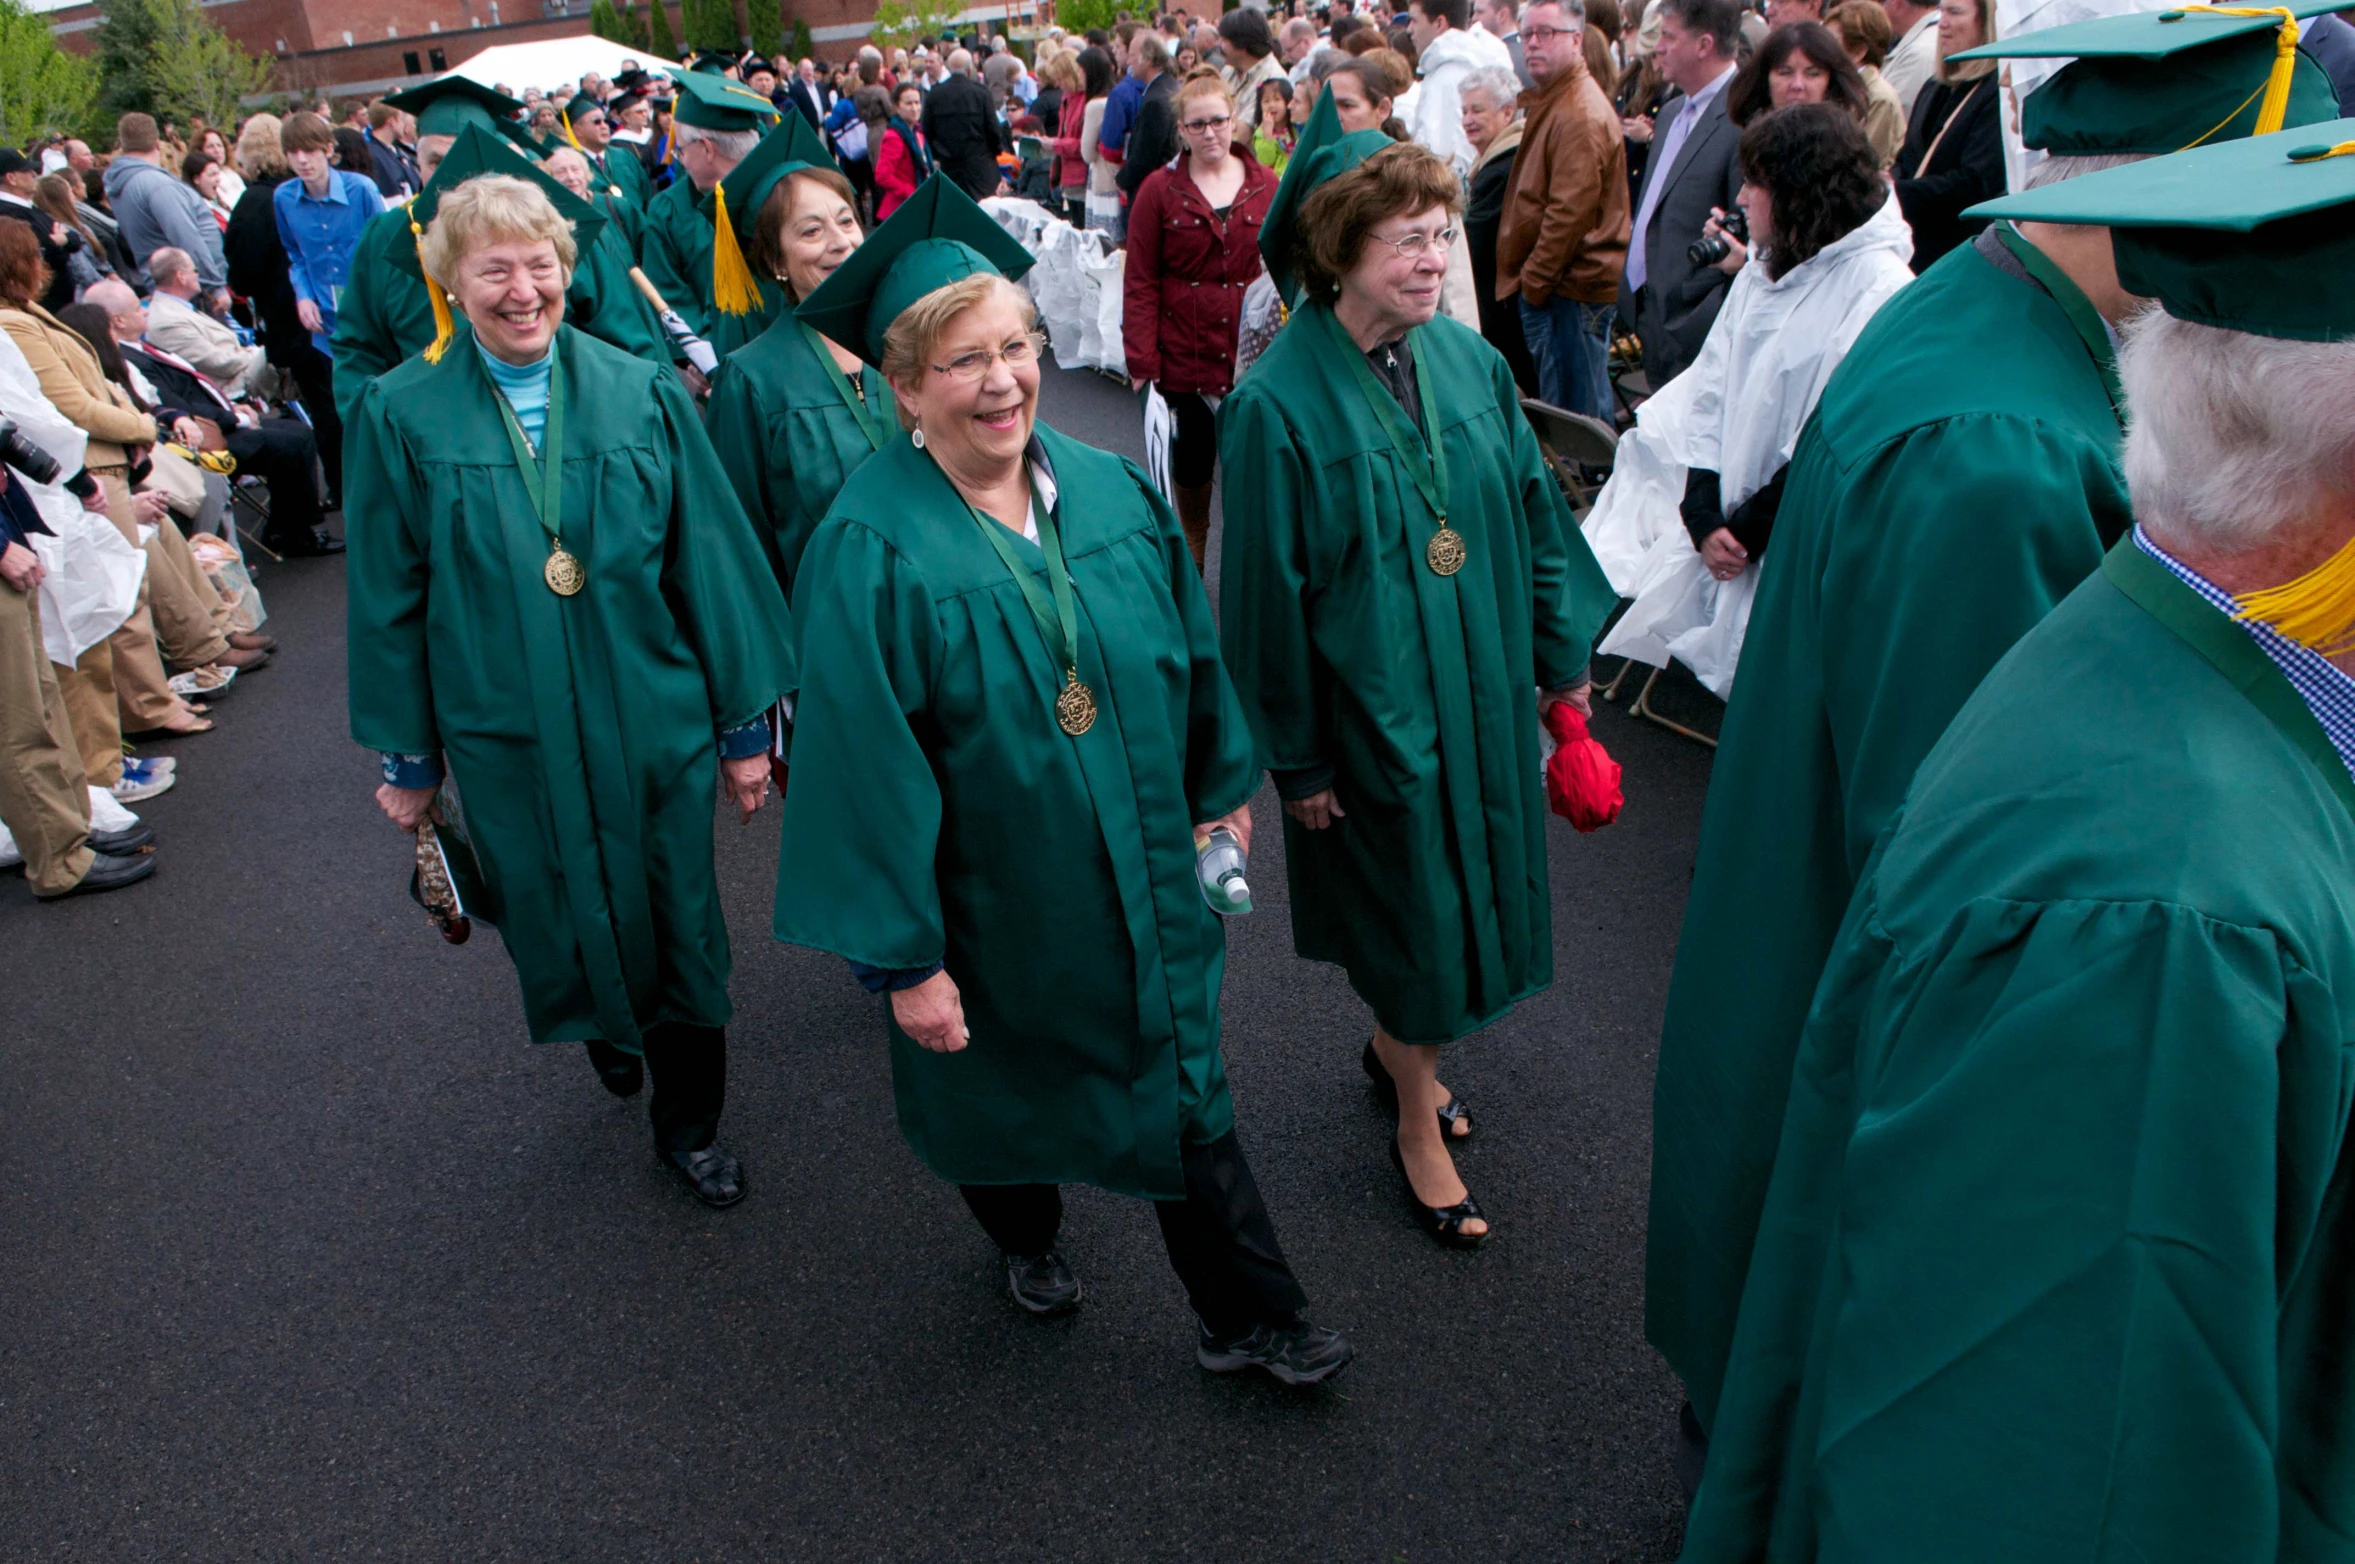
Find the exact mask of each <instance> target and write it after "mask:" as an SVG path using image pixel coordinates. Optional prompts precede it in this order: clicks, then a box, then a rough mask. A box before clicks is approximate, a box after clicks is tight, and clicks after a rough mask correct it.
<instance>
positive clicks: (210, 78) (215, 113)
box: [94, 0, 270, 128]
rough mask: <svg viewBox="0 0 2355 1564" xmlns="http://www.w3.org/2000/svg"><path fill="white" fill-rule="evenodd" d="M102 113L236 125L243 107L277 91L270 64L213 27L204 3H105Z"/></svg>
mask: <svg viewBox="0 0 2355 1564" xmlns="http://www.w3.org/2000/svg"><path fill="white" fill-rule="evenodd" d="M103 3H104V6H105V14H104V16H103V17H102V19H101V20H100V22H99V24H98V71H99V80H100V86H99V89H98V95H97V96H98V108H99V110H100V113H101V117H102V118H103V119H107V120H111V119H113V118H114V117H115V116H118V115H121V114H126V113H129V112H130V111H132V110H133V109H138V110H143V111H145V112H146V113H149V114H155V115H159V116H160V115H172V116H175V117H177V118H181V119H185V118H186V117H187V116H189V115H191V114H202V115H203V116H204V117H205V118H206V119H207V120H209V121H211V122H212V123H214V124H216V125H231V124H234V123H236V120H237V116H238V114H239V112H240V111H241V110H240V100H241V99H243V98H245V97H246V96H247V95H248V94H251V93H258V92H260V91H262V89H264V88H265V87H267V86H269V84H270V62H269V61H268V60H265V59H260V58H257V57H256V56H254V55H251V54H248V53H246V52H245V50H243V49H242V48H240V47H238V45H237V44H236V43H235V42H233V41H232V40H231V39H230V37H229V35H228V34H227V33H224V32H222V31H221V29H219V28H218V27H215V26H214V25H213V24H212V23H211V22H210V21H208V20H206V18H205V15H204V12H203V10H202V9H201V8H200V6H199V4H198V0H103ZM94 128H95V127H94Z"/></svg>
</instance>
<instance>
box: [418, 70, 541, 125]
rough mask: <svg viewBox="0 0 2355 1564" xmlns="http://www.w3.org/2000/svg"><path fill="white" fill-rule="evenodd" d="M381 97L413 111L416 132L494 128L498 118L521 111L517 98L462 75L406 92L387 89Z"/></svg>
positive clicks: (444, 78)
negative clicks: (474, 126) (495, 90)
mask: <svg viewBox="0 0 2355 1564" xmlns="http://www.w3.org/2000/svg"><path fill="white" fill-rule="evenodd" d="M384 101H385V102H387V103H389V104H391V105H392V106H393V107H394V108H396V109H399V110H400V111H402V112H403V113H405V114H414V115H416V116H417V134H419V135H420V136H455V135H457V134H458V133H459V132H460V131H462V130H464V129H465V128H466V127H467V126H469V125H479V126H481V127H482V128H483V129H485V130H496V129H498V127H499V122H500V121H501V120H506V119H512V118H513V117H514V116H515V115H518V114H521V113H522V112H523V103H522V101H521V100H520V99H516V98H510V97H508V96H507V94H505V93H503V92H494V91H493V90H492V89H490V88H488V87H486V86H484V85H483V84H482V83H481V82H478V81H474V80H471V79H469V78H467V77H464V76H444V77H441V78H439V79H438V80H435V81H429V82H427V83H426V84H425V85H424V86H422V87H411V88H410V89H409V90H408V91H406V92H394V93H387V94H386V95H385V99H384Z"/></svg>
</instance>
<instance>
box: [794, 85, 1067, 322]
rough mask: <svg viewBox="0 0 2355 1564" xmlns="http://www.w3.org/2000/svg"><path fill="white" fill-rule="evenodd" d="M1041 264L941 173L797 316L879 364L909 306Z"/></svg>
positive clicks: (857, 251) (871, 236)
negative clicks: (973, 281)
mask: <svg viewBox="0 0 2355 1564" xmlns="http://www.w3.org/2000/svg"><path fill="white" fill-rule="evenodd" d="M794 117H795V118H796V119H798V118H800V116H799V115H796V116H794ZM1036 259H1037V258H1036V257H1035V256H1033V255H1032V254H1031V253H1030V252H1029V251H1028V250H1025V249H1024V248H1023V247H1022V246H1021V245H1020V244H1019V243H1017V242H1016V241H1015V239H1014V237H1013V236H1012V235H1011V234H1009V233H1007V232H1006V230H1004V229H1003V228H1000V227H999V226H998V225H997V224H996V222H994V221H992V220H991V218H990V215H989V214H988V213H987V212H984V211H983V210H982V209H981V208H980V206H978V205H977V204H975V202H974V200H973V198H972V197H971V196H969V195H967V194H966V193H965V192H964V191H962V190H960V189H958V188H957V186H956V184H955V182H954V181H952V180H951V179H949V178H948V176H947V175H945V174H938V173H936V174H934V175H933V176H932V177H931V178H929V179H927V180H925V181H924V183H923V184H921V185H919V186H917V187H916V193H915V194H914V195H912V196H910V197H908V198H907V200H906V201H904V202H902V203H901V204H900V207H899V209H898V210H897V211H895V212H893V213H892V214H891V215H890V216H889V217H887V218H885V219H884V220H883V225H882V226H881V227H879V228H877V229H876V230H875V231H874V232H873V233H872V234H869V235H868V236H867V242H866V243H865V244H862V245H860V246H859V247H858V248H857V249H855V250H853V251H851V252H850V259H848V260H846V261H844V262H843V263H842V265H841V266H840V267H838V268H836V270H835V272H834V275H833V276H831V277H829V278H827V279H826V280H825V281H824V282H822V283H820V284H818V286H817V288H816V290H815V291H813V292H812V293H811V294H810V296H809V297H808V298H807V299H804V300H803V301H802V304H801V308H800V309H798V310H796V311H795V312H794V313H795V314H797V315H799V316H800V317H801V318H802V319H803V320H805V321H807V322H809V324H810V325H811V327H813V328H814V329H815V330H817V331H818V332H819V333H820V334H822V335H824V336H827V337H830V338H832V339H833V340H834V341H836V342H839V343H841V344H842V345H843V346H844V347H846V348H849V349H850V350H851V351H852V352H854V353H856V354H858V356H859V357H861V358H863V359H865V360H866V361H867V362H868V363H870V364H876V365H880V364H881V363H882V362H883V334H884V333H885V332H887V331H889V330H890V329H891V323H892V322H893V321H895V320H897V319H899V317H900V313H901V312H902V311H903V310H905V309H906V308H907V307H908V306H909V305H911V304H913V303H915V302H916V301H917V300H918V299H921V298H922V297H924V295H926V294H927V293H930V292H932V291H933V290H934V289H936V288H945V287H947V286H948V285H949V284H950V283H952V282H956V281H958V280H960V279H961V278H965V277H970V276H973V275H974V274H975V273H977V272H996V273H997V274H998V275H999V276H1001V277H1004V278H1006V279H1008V280H1009V281H1012V280H1017V279H1019V278H1020V277H1021V276H1022V274H1023V273H1025V272H1027V271H1029V270H1030V268H1031V264H1032V263H1033V261H1035V260H1036Z"/></svg>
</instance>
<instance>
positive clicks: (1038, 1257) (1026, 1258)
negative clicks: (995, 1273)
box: [1006, 1249, 1079, 1315]
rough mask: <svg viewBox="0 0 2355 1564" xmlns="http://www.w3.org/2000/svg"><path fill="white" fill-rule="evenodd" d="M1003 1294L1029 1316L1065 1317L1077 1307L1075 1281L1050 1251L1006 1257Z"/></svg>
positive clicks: (1061, 1260) (1077, 1282)
mask: <svg viewBox="0 0 2355 1564" xmlns="http://www.w3.org/2000/svg"><path fill="white" fill-rule="evenodd" d="M1006 1290H1007V1291H1009V1292H1011V1293H1012V1294H1013V1295H1014V1301H1015V1302H1016V1303H1019V1304H1021V1305H1022V1307H1024V1308H1025V1309H1028V1310H1029V1311H1030V1312H1031V1313H1033V1314H1039V1315H1047V1314H1069V1313H1070V1312H1071V1311H1072V1310H1074V1309H1076V1308H1078V1307H1079V1277H1078V1275H1077V1274H1076V1273H1074V1272H1073V1271H1072V1269H1071V1267H1070V1266H1068V1265H1065V1264H1064V1263H1063V1257H1062V1256H1061V1255H1059V1254H1057V1253H1056V1252H1055V1251H1054V1250H1052V1249H1050V1250H1048V1251H1047V1252H1046V1253H1045V1254H1010V1255H1008V1256H1006Z"/></svg>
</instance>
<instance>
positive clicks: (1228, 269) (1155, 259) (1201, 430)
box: [1121, 73, 1276, 568]
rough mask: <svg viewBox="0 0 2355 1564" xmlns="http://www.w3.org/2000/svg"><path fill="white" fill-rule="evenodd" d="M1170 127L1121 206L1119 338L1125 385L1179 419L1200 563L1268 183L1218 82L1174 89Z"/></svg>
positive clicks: (1177, 477) (1183, 507)
mask: <svg viewBox="0 0 2355 1564" xmlns="http://www.w3.org/2000/svg"><path fill="white" fill-rule="evenodd" d="M1177 121H1178V141H1179V148H1180V150H1179V152H1178V156H1177V161H1176V162H1174V163H1171V164H1170V165H1169V166H1168V167H1167V168H1160V169H1155V170H1154V171H1153V172H1152V173H1151V174H1148V175H1147V176H1145V182H1144V183H1143V184H1142V185H1140V186H1138V187H1137V198H1136V200H1135V202H1134V203H1133V204H1132V205H1131V206H1130V208H1129V214H1128V271H1127V281H1126V287H1127V293H1126V297H1125V298H1124V299H1123V301H1122V309H1121V337H1122V339H1123V342H1124V344H1125V346H1126V348H1127V352H1128V375H1129V384H1130V385H1131V386H1133V387H1135V388H1136V389H1137V390H1139V391H1142V390H1143V389H1144V388H1145V386H1146V385H1147V384H1148V383H1150V384H1153V385H1157V386H1159V387H1160V388H1161V394H1162V396H1163V397H1164V398H1166V399H1167V400H1168V402H1169V410H1170V413H1171V415H1172V416H1173V417H1174V419H1175V420H1176V424H1177V432H1176V436H1175V438H1174V439H1173V440H1172V442H1171V446H1170V453H1169V477H1170V487H1171V488H1172V489H1173V490H1175V491H1176V499H1177V513H1178V520H1179V521H1181V522H1182V523H1184V524H1185V529H1186V546H1187V547H1188V548H1190V549H1192V550H1193V551H1194V564H1195V566H1196V567H1197V568H1199V567H1200V566H1201V564H1202V558H1203V553H1204V551H1205V549H1207V548H1208V546H1209V542H1210V486H1211V480H1212V479H1213V477H1215V476H1216V473H1217V467H1218V422H1217V418H1216V416H1215V414H1216V410H1217V407H1218V399H1219V398H1220V397H1222V396H1224V395H1226V394H1227V392H1229V391H1231V390H1233V389H1234V386H1235V329H1236V327H1237V326H1238V325H1239V324H1240V322H1241V319H1242V312H1243V290H1244V289H1245V288H1247V287H1249V286H1250V285H1251V280H1252V279H1253V278H1255V277H1257V276H1258V275H1259V273H1260V269H1261V267H1260V259H1259V225H1260V224H1261V223H1262V222H1264V221H1265V220H1266V218H1267V208H1268V203H1269V202H1270V201H1272V200H1274V199H1275V194H1276V176H1275V175H1273V174H1271V173H1269V172H1268V171H1267V170H1266V169H1264V168H1262V167H1260V166H1259V164H1258V163H1257V162H1256V161H1254V160H1253V158H1252V156H1251V153H1250V151H1249V150H1248V149H1246V148H1245V147H1243V146H1241V145H1240V144H1238V143H1237V142H1236V141H1235V140H1234V135H1235V128H1236V127H1235V106H1234V99H1233V98H1231V97H1230V96H1228V94H1227V89H1226V86H1225V84H1224V83H1222V82H1221V81H1219V79H1218V78H1217V77H1216V76H1213V75H1210V74H1208V73H1205V74H1203V75H1200V76H1195V77H1191V78H1189V79H1188V80H1187V81H1186V82H1185V83H1184V84H1183V85H1182V86H1180V87H1179V88H1178V92H1177Z"/></svg>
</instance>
